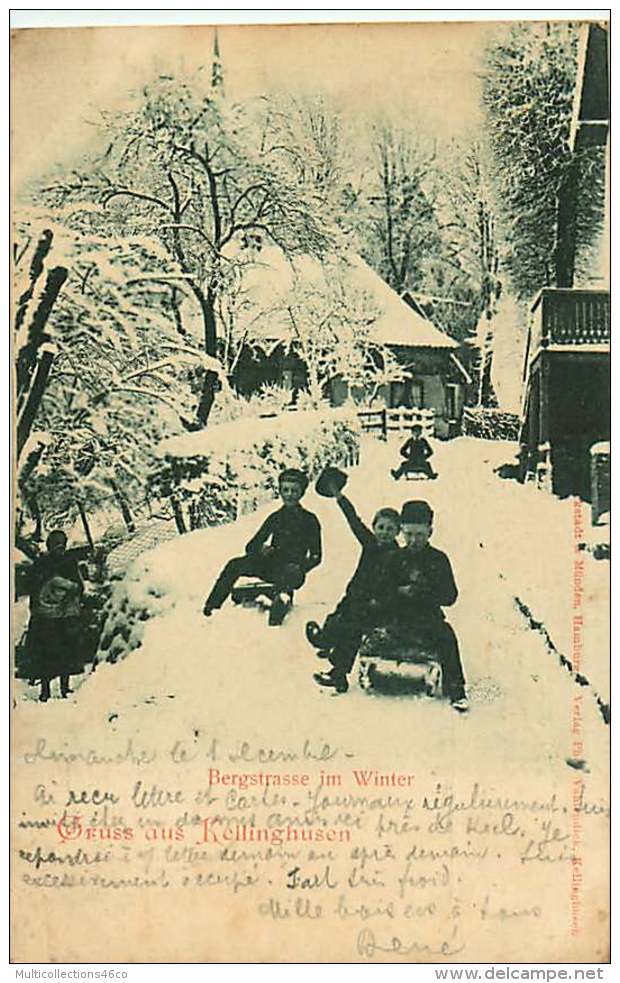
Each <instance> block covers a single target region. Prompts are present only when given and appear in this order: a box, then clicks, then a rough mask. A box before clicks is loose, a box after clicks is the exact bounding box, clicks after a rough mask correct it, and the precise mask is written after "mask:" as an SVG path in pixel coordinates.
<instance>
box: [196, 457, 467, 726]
mask: <svg viewBox="0 0 620 983" xmlns="http://www.w3.org/2000/svg"><path fill="white" fill-rule="evenodd" d="M346 481H347V476H346V474H344V473H343V472H342V471H340V470H339V469H338V468H331V467H330V468H326V469H325V470H324V471H323V473H322V474H321V476H320V477H319V479H318V481H317V483H316V490H317V492H318V493H319V494H322V495H324V496H327V497H332V498H335V499H336V502H337V503H338V506H339V507H340V509H341V511H342V513H343V515H344V517H345V519H346V521H347V523H348V525H349V528H350V529H351V531H352V533H353V535H354V536H355V538H356V539H357V541H358V542H359V544H360V546H361V547H362V552H361V556H360V559H359V562H358V565H357V568H356V570H355V572H354V574H353V577H352V578H351V580H350V581H349V583H348V585H347V587H346V590H345V593H344V595H343V597H342V599H341V600H340V602H339V604H338V605H337V607H336V609H335V610H334V611H333V612H332V613H331V614H330V615H328V617H327V618H326V620H325V623H324V624H323V625H322V626H320V625H319V624H317V623H316V622H314V621H310V622H308V624H307V625H306V637H307V639H308V641H309V642H310V644H311V645H312V646H313V647H314V648H316V649H318V652H319V655H320V656H321V657H323V658H325V659H326V660H327V661H328V662H329V663H330V669H329V670H328V671H326V672H315V673H314V679H315V681H316V682H317V683H318V684H319V685H320V686H323V687H329V688H332V689H334V690H335V691H336V692H337V693H346V692H347V690H348V688H349V683H348V676H349V673H350V672H351V670H352V668H353V664H354V662H355V657H356V655H357V652H358V649H359V647H360V644H361V642H362V639H363V638H364V636H366V635H367V634H368V633H369V632H371V631H372V630H373V629H374V628H378V627H383V628H387V629H388V630H389V631H390V632H391V633H393V635H394V637H395V638H397V639H400V640H401V641H402V644H403V645H404V646H406V644H407V642H408V641H415V642H416V643H417V644H418V645H421V646H422V647H423V648H425V649H427V650H428V651H431V652H433V655H434V658H435V659H436V660H437V661H438V662H439V664H440V665H441V668H442V678H443V695H444V696H445V697H446V698H447V699H449V700H450V703H451V704H452V706H453V707H454V708H455V709H456V710H458V711H459V712H465V711H467V709H468V703H467V697H466V691H465V677H464V674H463V667H462V664H461V658H460V654H459V646H458V641H457V638H456V635H455V634H454V631H453V629H452V628H451V626H450V625H449V624H448V622H447V621H446V619H445V616H444V613H443V610H442V609H443V608H444V607H449V606H450V605H452V604H454V602H455V601H456V599H457V594H458V592H457V588H456V584H455V582H454V576H453V573H452V567H451V565H450V561H449V559H448V557H447V556H446V554H445V553H442V552H441V551H440V550H438V549H435V548H434V547H433V546H431V544H430V538H431V535H432V532H433V510H432V509H431V507H430V505H429V504H428V503H427V502H425V501H409V502H405V504H404V505H403V507H402V509H401V511H400V513H399V512H398V511H396V509H393V508H382V509H379V511H378V512H377V513H376V515H375V517H374V519H373V523H372V528H370V529H369V528H368V527H367V526H366V525H365V523H364V522H363V521H362V519H361V518H360V516H359V515H358V513H357V511H356V509H355V507H354V506H353V504H352V503H351V501H350V500H349V499H348V498H347V497H346V496H345V495H344V494H343V492H342V489H343V487H344V485H345V483H346ZM307 487H308V478H307V476H306V475H305V474H304V473H303V472H302V471H299V470H297V469H295V468H288V469H286V470H285V471H283V472H282V473H281V474H280V477H279V491H280V498H281V500H282V505H281V507H280V508H279V509H277V510H276V511H275V512H272V513H271V514H270V515H269V516H268V517H267V519H266V520H265V522H264V523H263V524H262V526H261V527H260V529H259V530H258V532H257V533H256V535H255V536H253V537H252V539H251V540H250V541H249V543H248V544H247V547H246V552H245V555H244V556H240V557H235V558H234V559H232V560H230V561H229V562H228V563H227V564H226V566H225V567H224V569H223V570H222V572H221V573H220V575H219V577H218V578H217V580H216V582H215V584H214V586H213V588H212V590H211V592H210V594H209V596H208V597H207V600H206V602H205V606H204V614H205V615H206V616H207V617H209V616H211V615H212V614H213V612H214V611H215V610H217V609H218V608H220V607H221V606H222V604H223V603H224V601H225V600H226V598H227V597H228V595H229V593H230V591H231V589H232V587H233V585H234V583H235V581H236V579H237V578H238V577H239V576H242V575H246V576H256V577H259V578H262V579H264V580H267V581H268V582H269V583H272V584H274V585H275V586H276V588H277V590H278V592H279V593H278V594H277V595H276V597H275V599H274V602H273V603H274V604H278V603H279V604H286V603H288V601H289V599H290V597H291V596H292V593H293V591H294V590H296V589H298V588H299V587H301V586H302V585H303V583H304V582H305V579H306V576H307V574H308V573H309V571H310V570H312V569H313V568H315V567H316V566H318V565H319V563H320V562H321V556H322V551H321V527H320V524H319V520H318V519H317V517H316V516H315V515H314V514H313V513H312V512H309V511H308V510H307V509H305V508H304V507H303V506H302V505H301V499H302V497H303V495H304V493H305V491H306V489H307ZM399 534H401V535H402V538H403V540H404V546H401V545H400V544H399V542H398V536H399Z"/></svg>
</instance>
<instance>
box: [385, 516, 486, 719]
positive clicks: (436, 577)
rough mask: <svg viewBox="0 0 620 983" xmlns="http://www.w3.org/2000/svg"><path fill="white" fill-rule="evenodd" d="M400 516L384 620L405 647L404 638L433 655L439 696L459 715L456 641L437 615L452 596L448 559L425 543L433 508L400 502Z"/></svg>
mask: <svg viewBox="0 0 620 983" xmlns="http://www.w3.org/2000/svg"><path fill="white" fill-rule="evenodd" d="M400 518H401V531H402V534H403V537H404V539H405V543H406V546H405V549H403V550H401V551H400V553H399V554H398V556H396V557H395V558H394V563H393V566H392V567H391V568H390V569H389V570H388V571H387V576H388V579H390V580H392V583H395V584H398V586H396V588H395V593H394V595H393V601H392V603H391V605H390V607H391V610H390V622H391V624H392V625H393V628H394V631H395V633H396V634H397V635H400V636H402V638H403V642H404V643H405V644H406V640H407V639H408V638H409V639H413V638H415V640H416V641H417V642H422V643H423V644H424V645H425V647H426V646H427V647H428V648H429V649H431V650H432V651H434V652H436V654H437V658H438V661H439V663H440V664H441V668H442V672H443V692H444V696H446V697H447V698H448V699H449V700H450V702H451V704H452V706H453V707H454V708H455V709H456V710H458V711H460V712H465V711H467V709H468V704H467V699H466V696H465V676H464V674H463V666H462V665H461V657H460V655H459V646H458V641H457V638H456V635H455V634H454V631H453V630H452V628H451V627H450V625H449V624H448V622H447V621H446V620H445V616H444V613H443V611H442V608H444V607H450V606H451V605H452V604H454V602H455V601H456V599H457V596H458V591H457V588H456V584H455V582H454V575H453V573H452V567H451V565H450V560H449V559H448V557H447V556H446V554H445V553H442V552H441V550H438V549H435V547H434V546H431V545H430V543H429V540H430V537H431V535H432V532H433V510H432V509H431V507H430V506H429V505H428V503H427V502H423V501H414V502H405V504H404V505H403V508H402V512H401V517H400Z"/></svg>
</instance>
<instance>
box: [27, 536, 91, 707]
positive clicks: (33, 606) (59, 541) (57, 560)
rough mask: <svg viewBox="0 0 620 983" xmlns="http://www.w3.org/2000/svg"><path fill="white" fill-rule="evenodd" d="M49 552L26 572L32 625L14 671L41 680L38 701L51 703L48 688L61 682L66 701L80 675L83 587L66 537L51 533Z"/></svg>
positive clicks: (31, 678)
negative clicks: (71, 686) (75, 678)
mask: <svg viewBox="0 0 620 983" xmlns="http://www.w3.org/2000/svg"><path fill="white" fill-rule="evenodd" d="M46 547H47V552H46V553H44V554H43V555H42V556H40V557H38V559H37V560H36V561H35V563H34V564H33V567H32V569H31V570H30V572H29V594H30V622H29V625H28V632H27V635H26V641H25V646H24V652H23V654H22V656H21V658H20V663H19V665H18V667H17V674H18V676H20V677H21V678H25V679H30V680H33V681H35V680H37V679H38V680H40V683H41V693H40V696H39V699H40V700H41V702H43V703H45V702H47V700H49V698H50V683H51V681H52V680H53V679H55V678H56V677H59V680H60V695H61V696H62V697H63V698H66V697H67V696H68V695H69V694H70V693H71V692H72V690H71V689H70V688H69V681H70V676H72V675H78V674H80V673H82V672H84V657H83V652H82V645H81V600H82V595H83V593H84V584H83V582H82V578H81V576H80V572H79V569H78V564H77V560H76V559H75V556H74V555H71V554H70V553H67V537H66V535H65V533H64V532H63V531H62V529H54V530H53V531H52V532H51V533H50V534H49V536H48V537H47V541H46Z"/></svg>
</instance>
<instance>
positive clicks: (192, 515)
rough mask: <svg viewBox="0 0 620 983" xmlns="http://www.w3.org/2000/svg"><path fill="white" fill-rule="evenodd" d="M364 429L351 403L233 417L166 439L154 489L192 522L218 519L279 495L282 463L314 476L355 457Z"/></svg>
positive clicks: (191, 524) (225, 519)
mask: <svg viewBox="0 0 620 983" xmlns="http://www.w3.org/2000/svg"><path fill="white" fill-rule="evenodd" d="M359 436H360V427H359V422H358V419H357V416H356V414H355V412H354V411H352V410H349V409H340V410H325V411H314V412H300V411H298V412H290V413H285V414H274V415H273V416H268V417H262V418H259V419H254V420H251V421H249V420H245V419H241V420H234V421H231V422H230V423H223V424H221V425H220V426H217V427H212V428H209V429H207V430H204V431H200V432H198V433H193V434H188V435H184V436H182V437H173V438H170V439H169V440H165V441H163V442H162V444H161V445H160V448H159V452H158V453H159V457H160V459H161V462H162V463H161V467H160V468H159V469H158V470H157V471H156V473H155V474H154V475H153V478H152V481H151V486H152V490H153V492H154V494H155V495H157V496H158V497H168V496H174V497H175V498H176V501H177V502H178V503H179V504H180V506H181V508H182V509H183V512H184V515H185V516H187V518H188V520H189V522H188V525H189V527H190V528H192V529H197V528H201V527H203V526H210V525H219V524H220V523H222V522H228V521H232V520H234V519H235V518H237V516H238V515H241V514H243V513H245V512H248V511H251V510H253V509H254V508H256V507H257V505H259V504H261V503H262V502H265V501H268V500H269V499H270V498H274V497H275V495H276V494H277V479H278V474H279V473H280V471H282V470H283V468H286V467H297V468H301V469H302V470H304V471H306V472H307V474H308V475H309V477H310V478H313V477H314V476H316V475H317V474H318V473H319V472H320V471H321V470H322V468H324V467H325V466H326V465H327V464H351V463H353V462H354V461H356V460H357V457H358V454H359Z"/></svg>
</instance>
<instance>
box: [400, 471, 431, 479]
mask: <svg viewBox="0 0 620 983" xmlns="http://www.w3.org/2000/svg"><path fill="white" fill-rule="evenodd" d="M405 481H432V478H431V476H430V475H429V474H426V472H425V471H405Z"/></svg>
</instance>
